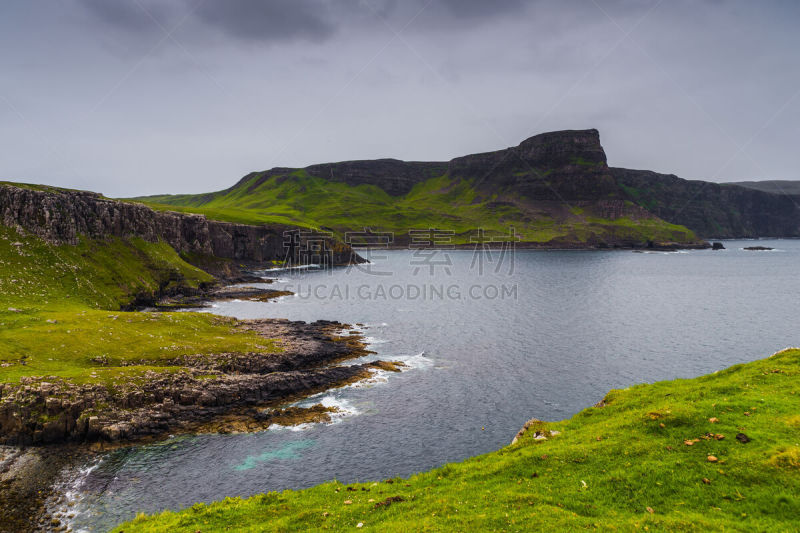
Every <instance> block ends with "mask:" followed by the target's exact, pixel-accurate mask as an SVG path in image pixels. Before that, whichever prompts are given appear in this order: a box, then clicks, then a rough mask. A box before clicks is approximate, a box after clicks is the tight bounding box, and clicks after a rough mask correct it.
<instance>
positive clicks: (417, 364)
mask: <svg viewBox="0 0 800 533" xmlns="http://www.w3.org/2000/svg"><path fill="white" fill-rule="evenodd" d="M396 359H397V360H398V361H400V362H402V363H405V364H406V366H408V367H409V368H413V369H422V368H431V367H432V366H433V359H431V358H430V357H425V352H424V351H422V352H420V353H418V354H416V355H410V356H401V357H397V358H396Z"/></svg>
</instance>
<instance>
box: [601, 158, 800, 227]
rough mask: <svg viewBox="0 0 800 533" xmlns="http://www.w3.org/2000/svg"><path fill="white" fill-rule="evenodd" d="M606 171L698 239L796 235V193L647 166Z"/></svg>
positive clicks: (799, 212)
mask: <svg viewBox="0 0 800 533" xmlns="http://www.w3.org/2000/svg"><path fill="white" fill-rule="evenodd" d="M610 170H611V172H612V174H613V176H614V178H615V179H616V180H617V182H618V183H619V184H620V186H621V187H622V188H623V189H625V192H626V193H627V194H628V195H629V196H630V198H631V199H632V200H633V201H635V202H636V203H637V204H639V205H640V206H642V207H644V208H646V209H647V210H648V211H650V212H651V213H653V214H655V215H656V216H658V217H660V218H663V219H664V220H666V221H668V222H672V223H674V224H681V225H683V226H686V227H688V228H689V229H691V230H693V231H695V232H696V233H697V234H698V235H701V236H703V237H706V238H713V237H717V238H727V239H730V238H754V237H800V197H798V196H790V195H781V194H772V193H768V192H763V191H758V190H754V189H748V188H745V187H739V186H736V185H721V184H718V183H712V182H705V181H689V180H684V179H681V178H679V177H677V176H674V175H668V174H658V173H656V172H651V171H649V170H629V169H624V168H612V169H610Z"/></svg>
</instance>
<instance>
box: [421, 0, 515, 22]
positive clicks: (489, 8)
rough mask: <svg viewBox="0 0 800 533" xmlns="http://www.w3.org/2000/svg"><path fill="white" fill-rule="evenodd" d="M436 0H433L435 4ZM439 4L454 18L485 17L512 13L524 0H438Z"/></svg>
mask: <svg viewBox="0 0 800 533" xmlns="http://www.w3.org/2000/svg"><path fill="white" fill-rule="evenodd" d="M436 3H437V2H433V4H436ZM438 3H439V4H441V5H442V6H443V7H444V8H445V9H446V10H447V11H448V12H449V13H450V14H451V15H452V16H454V17H456V18H464V19H470V18H480V19H486V18H491V17H495V16H497V15H503V14H506V13H513V12H516V11H519V10H521V9H522V8H523V7H524V6H525V3H526V2H525V0H495V1H494V2H489V1H486V0H440V1H439V2H438Z"/></svg>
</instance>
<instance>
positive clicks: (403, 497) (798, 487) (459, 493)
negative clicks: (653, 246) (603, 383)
mask: <svg viewBox="0 0 800 533" xmlns="http://www.w3.org/2000/svg"><path fill="white" fill-rule="evenodd" d="M799 377H800V350H798V349H789V350H785V351H782V352H779V353H777V354H775V355H773V356H772V357H769V358H767V359H763V360H760V361H755V362H752V363H747V364H743V365H736V366H733V367H731V368H729V369H727V370H724V371H721V372H717V373H714V374H710V375H707V376H703V377H699V378H696V379H689V380H674V381H665V382H659V383H655V384H652V385H637V386H634V387H631V388H628V389H625V390H614V391H611V392H610V393H609V394H608V395H607V396H606V398H605V399H604V400H603V401H602V402H601V403H600V404H598V406H595V407H591V408H589V409H586V410H584V411H582V412H580V413H578V414H576V415H575V416H573V417H572V418H570V419H568V420H564V421H562V422H552V423H551V422H547V423H545V422H534V423H532V424H530V427H529V429H528V430H527V432H526V433H525V434H524V435H523V436H522V437H521V438H520V440H519V442H517V443H516V444H512V445H510V446H507V447H505V448H503V449H501V450H499V451H497V452H493V453H489V454H486V455H482V456H479V457H475V458H472V459H468V460H466V461H464V462H462V463H457V464H448V465H445V466H444V467H442V468H438V469H435V470H432V471H430V472H426V473H423V474H419V475H415V476H412V477H410V478H408V479H400V478H395V479H389V480H384V481H380V482H375V483H357V484H352V485H349V486H345V485H343V484H341V483H337V482H331V483H326V484H323V485H319V486H317V487H313V488H310V489H307V490H302V491H284V492H271V493H268V494H262V495H258V496H254V497H252V498H248V499H240V498H227V499H225V500H223V501H221V502H217V503H213V504H210V505H206V504H200V503H198V504H195V505H193V506H192V507H191V508H188V509H186V510H183V511H181V512H177V513H176V512H165V513H163V514H160V515H157V516H144V515H141V516H139V517H137V518H136V519H135V520H133V521H132V522H129V523H127V524H124V525H121V526H119V527H118V528H117V529H116V531H118V532H122V531H124V532H126V533H132V532H157V531H158V532H160V531H170V532H180V531H185V532H195V531H202V532H204V533H207V532H213V531H253V532H255V531H321V530H351V531H352V530H354V529H356V528H361V529H362V530H372V531H397V532H403V531H532V530H552V531H574V530H582V529H602V530H622V531H634V530H637V531H640V530H644V531H722V530H724V531H797V530H798V528H800V439H799V437H798V436H800V414H798V413H800V386H799V385H798V383H800V381H798V378H799Z"/></svg>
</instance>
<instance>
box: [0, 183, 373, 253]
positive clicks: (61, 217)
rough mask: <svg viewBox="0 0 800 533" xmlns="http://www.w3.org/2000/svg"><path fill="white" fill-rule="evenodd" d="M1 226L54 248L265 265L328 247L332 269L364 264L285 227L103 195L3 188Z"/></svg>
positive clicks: (342, 248)
mask: <svg viewBox="0 0 800 533" xmlns="http://www.w3.org/2000/svg"><path fill="white" fill-rule="evenodd" d="M0 223H2V224H4V225H6V226H10V227H18V228H21V229H23V230H24V231H26V232H29V233H33V234H35V235H37V236H39V237H41V238H43V239H45V240H46V241H48V242H51V243H54V244H76V243H77V242H78V239H79V238H80V237H81V236H85V237H89V238H93V239H103V238H106V237H109V236H114V237H139V238H142V239H144V240H147V241H150V242H156V241H158V240H162V241H165V242H167V243H168V244H169V245H170V246H172V247H173V248H174V249H175V250H176V251H178V252H180V253H184V254H193V255H201V256H214V257H218V258H223V259H232V260H236V261H241V262H255V263H261V262H266V261H283V260H285V259H287V254H288V256H289V258H290V259H293V260H295V261H298V262H303V259H304V257H303V252H304V251H308V252H309V253H311V251H312V250H314V247H313V244H314V243H320V242H324V248H325V251H326V253H327V256H328V257H329V258H330V261H331V262H332V264H348V263H350V262H351V261H353V260H360V258H358V256H356V255H355V254H354V253H353V251H352V249H351V248H350V247H348V246H346V245H344V244H342V243H340V242H338V241H336V240H335V239H333V238H332V237H327V236H326V235H324V234H313V233H311V232H307V231H305V230H301V229H299V228H293V227H291V226H282V225H263V226H255V225H246V224H233V223H229V222H219V221H214V220H209V219H207V218H206V217H205V216H203V215H193V214H186V213H177V212H170V211H155V210H153V209H151V208H149V207H147V206H145V205H142V204H138V203H132V202H121V201H117V200H110V199H108V198H105V197H103V196H101V195H99V194H97V193H92V192H86V191H72V190H64V189H56V188H49V187H26V186H15V185H9V184H0Z"/></svg>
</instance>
